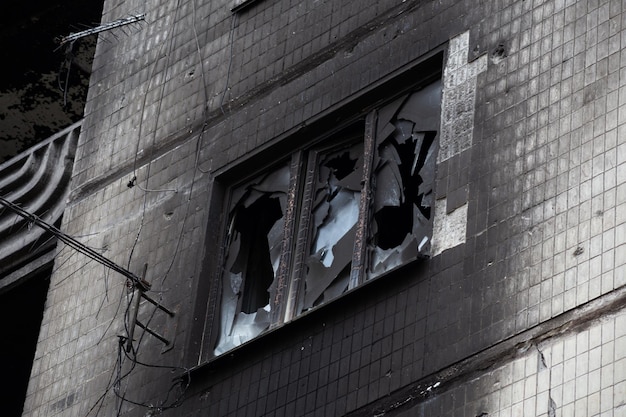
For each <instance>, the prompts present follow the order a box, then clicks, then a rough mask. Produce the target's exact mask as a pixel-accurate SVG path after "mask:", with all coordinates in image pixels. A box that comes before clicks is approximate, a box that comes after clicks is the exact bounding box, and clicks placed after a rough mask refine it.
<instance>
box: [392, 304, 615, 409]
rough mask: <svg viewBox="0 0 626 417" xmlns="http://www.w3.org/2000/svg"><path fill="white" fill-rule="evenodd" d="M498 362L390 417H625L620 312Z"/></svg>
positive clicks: (442, 386)
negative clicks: (462, 416)
mask: <svg viewBox="0 0 626 417" xmlns="http://www.w3.org/2000/svg"><path fill="white" fill-rule="evenodd" d="M502 359H504V360H502V361H499V362H496V363H495V364H494V365H493V366H492V367H491V368H490V369H489V370H488V371H487V372H484V373H480V374H478V375H475V376H474V377H472V378H471V379H469V380H468V381H465V382H463V383H458V384H456V386H447V385H446V383H445V381H444V382H442V383H439V384H437V385H436V386H435V387H434V388H431V389H430V390H429V391H430V394H429V398H428V399H426V400H425V401H423V402H422V403H421V404H419V405H416V406H414V407H410V408H409V409H407V410H403V411H402V412H399V413H397V414H393V415H395V416H397V417H408V416H415V415H419V416H431V415H436V416H441V417H447V416H450V417H452V416H460V415H465V416H475V417H486V416H490V417H493V416H498V417H514V416H546V417H555V416H563V417H565V416H580V417H582V416H615V417H617V416H624V415H626V311H625V310H621V311H619V312H617V313H615V314H613V315H609V316H606V317H604V318H602V319H600V320H595V321H592V322H591V323H589V326H588V327H587V328H586V329H584V330H583V331H579V332H569V333H568V334H565V335H558V336H555V337H553V338H550V339H548V340H544V341H542V342H540V343H539V344H538V345H536V344H530V345H529V344H526V345H520V346H519V348H518V349H517V352H516V354H515V356H514V357H513V358H511V359H510V360H509V359H505V358H502ZM390 415H391V414H390Z"/></svg>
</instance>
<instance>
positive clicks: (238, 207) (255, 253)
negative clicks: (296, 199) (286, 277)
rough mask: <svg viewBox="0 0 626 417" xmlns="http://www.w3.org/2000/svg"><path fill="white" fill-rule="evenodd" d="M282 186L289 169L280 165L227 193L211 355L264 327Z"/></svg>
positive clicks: (279, 233)
mask: <svg viewBox="0 0 626 417" xmlns="http://www.w3.org/2000/svg"><path fill="white" fill-rule="evenodd" d="M288 188H289V169H288V166H287V165H284V166H282V167H280V168H279V169H277V170H275V171H272V172H270V173H268V174H266V175H265V176H263V177H262V178H261V179H260V180H258V181H251V182H249V183H248V184H246V185H244V186H241V187H239V188H237V189H235V190H234V191H233V193H232V197H233V198H232V200H233V201H234V203H233V204H232V205H231V207H232V209H231V211H230V212H229V215H230V223H229V230H228V232H227V235H228V236H227V237H228V240H227V247H226V255H225V270H224V273H223V282H222V300H221V318H222V320H221V329H220V334H219V337H218V342H217V347H216V349H215V354H216V355H217V354H220V353H222V352H224V351H227V350H229V349H231V348H233V347H235V346H238V345H240V344H241V343H244V342H246V341H247V340H250V339H252V338H253V337H256V336H257V335H258V334H260V333H261V332H263V331H264V330H265V329H267V328H268V327H269V325H270V315H269V313H270V311H271V309H272V306H271V302H270V300H272V299H274V297H273V295H274V294H275V293H276V277H277V271H278V266H279V262H280V255H281V246H282V239H283V229H284V213H285V207H286V205H287V194H288V193H287V191H288Z"/></svg>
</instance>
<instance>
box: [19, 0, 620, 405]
mask: <svg viewBox="0 0 626 417" xmlns="http://www.w3.org/2000/svg"><path fill="white" fill-rule="evenodd" d="M600 3H601V4H600ZM231 7H232V4H231V2H230V1H211V2H200V1H191V2H184V1H182V0H181V1H177V2H164V1H161V2H158V4H155V5H143V4H139V3H137V2H134V1H130V0H128V1H122V0H119V1H107V2H105V6H104V16H103V22H106V21H110V20H114V19H116V18H120V17H124V16H125V15H127V14H131V13H137V12H138V11H140V12H145V13H146V24H145V25H142V26H140V27H136V28H134V29H133V30H131V31H130V32H129V33H128V34H125V35H121V36H117V37H113V36H112V35H111V34H106V33H105V34H103V35H101V36H102V37H101V39H100V40H99V43H98V49H97V53H96V57H95V60H94V66H93V75H92V79H91V86H90V93H89V98H88V103H87V106H86V111H85V114H86V117H85V120H84V122H83V124H82V129H81V136H80V139H79V144H78V148H77V153H76V163H75V166H74V175H73V179H72V190H71V194H70V199H69V202H68V205H67V208H66V212H65V214H64V217H63V230H65V231H66V232H67V233H69V234H71V235H75V236H82V237H83V239H84V242H85V243H87V244H89V245H90V246H92V247H95V248H98V250H100V251H101V252H102V253H103V254H104V255H105V256H107V257H108V258H109V259H112V260H113V261H115V262H116V263H118V264H120V265H125V267H127V268H128V269H129V270H131V271H133V272H134V273H136V274H140V273H141V270H142V269H143V265H144V264H147V265H148V267H147V275H146V279H147V280H148V281H149V282H150V283H151V284H152V289H151V291H150V292H149V294H150V296H151V297H152V298H153V299H155V300H157V301H158V303H161V304H162V305H163V306H165V307H167V308H170V309H173V310H174V311H175V317H174V319H172V320H170V319H168V318H166V317H164V316H163V315H162V314H160V313H159V312H158V311H157V310H155V308H154V307H153V306H152V307H151V305H150V304H149V303H142V304H141V307H140V310H139V318H140V319H142V320H144V321H145V322H149V323H150V325H151V327H153V328H155V329H157V330H158V332H160V333H161V334H165V335H167V336H168V337H170V338H171V339H172V340H173V341H174V345H173V346H174V347H173V349H170V350H167V351H166V352H165V353H162V350H163V344H162V343H161V342H159V341H158V340H157V339H155V338H154V337H152V336H150V335H148V334H144V333H141V332H139V333H138V334H139V335H138V336H137V338H136V340H135V341H134V342H133V349H134V350H133V349H131V351H130V353H129V352H127V353H128V354H129V355H130V356H131V357H134V354H135V353H136V354H137V356H136V359H138V360H139V361H140V362H141V363H143V364H148V365H151V366H144V365H141V364H136V365H134V366H133V365H132V361H131V360H129V359H128V358H126V359H122V360H123V361H124V363H123V365H122V367H121V373H120V374H118V373H117V371H116V369H117V368H118V366H117V361H119V360H120V359H119V358H125V354H124V352H125V349H126V346H128V341H125V340H124V339H123V338H122V339H120V338H118V335H122V336H123V335H124V334H126V331H127V329H126V327H127V325H126V324H125V323H127V322H128V319H127V317H128V316H129V314H127V311H130V310H128V307H127V306H129V305H130V302H131V300H132V297H133V295H132V293H130V292H128V287H127V284H126V282H125V280H124V279H122V278H121V277H120V276H118V275H116V274H115V273H113V272H108V271H106V270H104V269H103V268H102V266H99V265H97V264H95V263H94V262H91V261H89V260H88V259H85V258H83V257H81V255H79V254H73V253H72V252H71V251H70V250H69V249H66V250H64V251H63V252H62V253H61V254H60V255H59V257H58V258H57V267H56V270H55V272H54V274H53V277H52V281H51V286H50V292H49V295H48V304H49V305H48V307H47V309H46V312H45V316H44V323H43V327H42V331H41V333H40V339H39V346H38V353H37V355H36V358H35V366H34V369H33V372H32V376H31V384H30V389H29V396H28V398H27V401H26V405H25V415H33V416H35V415H86V414H87V413H88V412H89V411H90V410H91V413H92V414H97V413H100V415H116V413H119V414H120V415H146V413H149V412H152V413H153V414H156V413H159V412H161V411H162V412H163V414H169V415H184V416H192V415H215V416H227V415H228V416H250V415H267V416H283V415H284V416H287V415H289V416H291V415H302V416H317V415H324V416H341V415H354V416H361V415H363V416H364V415H382V413H384V414H385V415H431V414H433V413H435V414H441V415H459V414H461V413H464V414H467V415H476V416H479V415H483V414H481V413H487V414H488V415H500V416H508V415H548V416H553V415H578V416H591V415H597V414H600V413H604V412H606V413H608V414H607V415H621V414H620V413H621V412H622V411H621V410H623V409H624V408H623V404H622V402H621V401H622V400H620V398H622V397H623V395H621V394H623V390H624V388H623V386H624V378H625V375H624V372H623V371H624V370H623V366H622V362H623V358H622V354H621V353H620V352H621V351H623V349H621V348H622V347H623V346H622V345H623V343H622V339H624V331H625V330H624V326H625V325H626V324H625V322H624V320H623V309H622V307H621V306H622V305H623V297H624V294H623V291H624V289H623V285H624V282H625V280H626V277H625V268H624V262H626V256H625V254H624V247H626V246H624V245H625V243H626V240H625V236H626V234H625V233H624V224H626V223H625V221H626V216H625V215H624V212H625V208H624V204H625V201H624V197H623V196H624V195H626V193H625V190H624V185H623V184H624V182H625V179H626V177H625V175H624V172H626V171H625V170H624V167H625V166H626V165H625V163H626V152H625V151H624V149H626V148H625V147H624V146H626V145H624V144H623V143H622V142H623V140H622V139H621V136H622V134H621V133H623V132H622V130H623V129H622V124H623V120H622V118H621V116H620V114H621V112H620V110H621V106H622V101H623V100H622V98H621V97H620V91H621V86H622V81H621V80H620V73H621V70H622V59H621V39H622V34H623V29H622V8H621V5H620V4H617V3H616V2H594V1H585V0H581V1H578V2H566V1H559V0H550V1H544V2H531V1H528V0H527V1H522V0H520V1H513V0H512V1H482V2H478V3H477V2H460V1H456V2H453V1H438V2H435V1H426V0H415V1H411V0H407V1H404V2H391V1H385V2H381V1H349V2H332V1H313V0H310V1H300V2H289V1H286V0H277V1H270V0H264V1H257V2H254V3H252V4H250V5H249V6H247V7H246V8H243V9H242V10H240V11H239V12H237V13H236V14H233V13H232V12H231V11H230V8H231ZM442 52H443V56H444V58H443V64H442V67H441V68H440V71H441V73H442V74H443V85H444V91H443V101H442V120H441V129H440V140H441V142H440V151H439V157H438V164H437V177H436V187H435V192H436V198H437V200H436V202H435V213H436V214H435V219H434V229H435V230H434V232H433V233H434V237H433V238H434V240H435V242H436V243H434V245H435V247H434V249H433V252H432V256H431V257H430V258H429V259H427V260H423V261H418V262H415V263H412V264H411V265H408V266H407V267H405V268H402V269H400V270H398V271H396V272H394V273H393V274H390V275H389V276H385V277H381V278H380V279H378V280H376V281H374V282H372V283H370V284H368V285H366V286H364V287H363V288H359V289H357V290H355V291H353V292H351V293H349V294H346V295H344V296H343V297H342V298H340V299H338V300H335V301H333V302H330V303H328V304H327V305H325V306H323V307H322V308H319V309H317V310H316V311H313V312H311V313H310V314H307V315H305V316H303V317H301V318H299V319H297V320H295V321H293V322H292V323H288V324H286V325H284V326H282V327H280V328H277V329H273V330H271V331H270V332H268V333H267V334H265V335H263V336H261V337H259V338H257V339H255V340H253V341H252V342H250V343H248V344H244V345H243V346H240V347H239V348H237V349H236V350H234V351H232V352H231V353H229V354H227V355H223V356H221V357H218V358H216V359H212V360H210V361H207V359H208V357H207V356H204V355H203V354H202V352H206V346H205V345H206V343H209V341H208V340H205V339H203V334H206V332H207V330H208V329H210V326H212V325H213V323H214V322H216V321H215V314H216V312H215V309H214V308H215V305H213V304H211V303H207V300H214V299H216V298H215V297H217V295H218V294H219V286H218V282H219V276H220V265H219V259H220V256H221V251H222V250H223V243H222V237H221V236H222V235H223V233H224V230H225V228H226V225H225V222H226V220H227V219H226V217H227V213H226V210H227V209H226V208H225V202H224V201H223V195H225V192H226V190H227V189H228V187H229V186H231V185H232V184H234V183H236V182H238V181H239V180H242V179H243V178H244V177H245V176H246V175H249V174H251V173H252V172H254V171H256V170H259V169H261V168H262V167H263V166H264V164H267V163H269V162H271V161H274V160H275V159H277V158H279V157H285V156H288V155H289V153H290V152H292V151H294V150H297V149H299V148H301V147H302V146H304V145H305V144H307V143H309V142H310V141H313V140H316V139H318V138H319V137H320V135H323V134H325V133H326V132H328V131H329V130H331V129H332V128H333V127H334V126H336V125H337V124H340V123H341V122H342V121H343V120H344V119H345V118H346V117H349V115H346V113H349V114H352V113H354V116H355V117H356V116H357V115H358V114H359V112H364V111H366V110H367V109H371V108H373V107H375V105H377V104H380V103H376V102H370V101H368V100H370V99H371V98H372V97H377V98H376V100H380V101H381V102H382V101H384V100H383V99H384V97H381V96H380V95H378V96H377V95H376V94H373V93H372V92H373V91H378V92H380V88H383V89H384V88H386V87H387V86H390V85H394V80H402V81H403V82H404V79H403V78H402V77H403V74H404V75H406V74H413V72H412V71H417V70H416V68H417V69H419V68H420V64H424V63H425V62H430V61H429V59H431V58H432V57H433V56H435V55H437V54H438V53H442ZM416 74H417V75H416V77H419V71H418V72H417V73H416ZM419 81H420V80H419V79H415V80H414V82H415V83H419ZM381 86H382V87H381ZM395 88H399V87H398V86H397V85H395ZM370 93H371V94H370ZM388 94H389V95H390V96H392V95H394V94H396V91H389V92H388ZM348 110H349V112H348ZM333 117H335V118H341V120H334V119H333ZM620 303H621V304H620ZM125 317H126V319H125ZM603 317H604V318H603ZM205 325H206V326H207V327H205ZM120 342H123V343H125V344H121V343H120ZM598 361H599V362H598ZM153 365H158V366H165V367H166V368H160V367H155V366H153ZM572 367H574V368H575V370H573V371H572V370H571V369H572ZM126 372H128V375H127V376H126ZM572 372H573V373H572ZM119 375H124V377H123V378H121V379H119V378H118V376H119ZM189 377H190V379H189ZM116 380H118V381H119V382H120V384H119V385H118V386H117V387H116V386H115V384H114V382H115V381H116ZM585 384H586V385H585ZM182 388H184V390H185V395H184V401H182V402H181V403H180V404H179V403H178V402H177V401H176V399H177V397H178V394H179V390H180V389H182ZM116 393H117V394H119V396H121V397H123V398H124V401H122V400H121V399H120V398H119V397H118V396H116ZM168 393H169V395H168ZM100 405H102V408H99V407H100ZM174 406H177V407H176V408H175V409H173V408H170V407H174ZM92 407H94V408H93V409H92Z"/></svg>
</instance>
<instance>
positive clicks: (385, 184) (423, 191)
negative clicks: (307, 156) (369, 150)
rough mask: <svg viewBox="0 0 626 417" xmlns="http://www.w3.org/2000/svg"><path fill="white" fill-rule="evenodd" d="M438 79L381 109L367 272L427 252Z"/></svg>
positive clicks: (370, 274) (380, 271)
mask: <svg viewBox="0 0 626 417" xmlns="http://www.w3.org/2000/svg"><path fill="white" fill-rule="evenodd" d="M440 102H441V83H440V82H437V83H434V84H431V85H429V86H427V87H426V88H424V89H422V90H419V91H417V92H415V93H412V94H409V95H407V96H404V97H402V98H400V99H398V100H396V101H395V102H393V103H390V104H389V105H387V106H385V107H383V108H382V109H381V110H380V111H379V117H378V123H377V129H376V158H375V161H374V176H375V192H374V202H373V208H372V210H373V223H372V227H371V231H370V236H371V244H370V251H369V254H370V261H369V265H370V266H369V271H368V278H369V279H371V278H373V277H376V276H379V275H381V274H383V273H385V272H387V271H390V270H392V269H394V268H396V267H398V266H400V265H403V264H406V263H407V262H409V261H412V260H414V259H416V258H417V257H419V256H420V255H422V256H423V255H426V254H428V250H429V249H430V238H431V236H432V210H431V207H432V205H433V197H434V195H433V185H434V180H435V162H436V159H437V155H436V151H437V143H436V137H437V130H438V129H439V111H440V110H439V109H440Z"/></svg>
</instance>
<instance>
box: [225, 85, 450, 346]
mask: <svg viewBox="0 0 626 417" xmlns="http://www.w3.org/2000/svg"><path fill="white" fill-rule="evenodd" d="M440 102H441V83H440V82H439V81H437V82H435V83H432V84H429V85H427V86H425V87H423V88H420V89H417V90H416V91H412V92H410V93H408V94H405V95H403V96H401V97H398V98H396V99H395V100H393V101H391V102H389V103H387V104H384V105H381V106H378V107H377V108H375V109H373V110H371V111H368V112H367V113H366V114H364V115H363V116H362V117H361V118H360V119H358V118H357V119H355V121H354V122H353V123H351V124H349V125H348V127H346V128H345V129H342V130H339V131H338V132H336V133H334V134H332V135H328V137H326V138H325V139H323V140H320V141H318V142H316V143H315V144H313V145H311V146H310V147H303V148H301V149H299V150H297V151H296V152H294V153H293V154H292V155H291V156H289V157H288V158H287V159H286V160H285V161H284V162H283V163H282V164H279V165H277V166H274V167H272V168H270V169H268V170H265V171H263V172H262V173H260V174H258V175H256V176H253V178H252V179H248V180H247V181H244V182H243V183H240V184H238V185H233V186H231V188H230V192H229V193H228V194H229V197H228V203H227V213H228V223H227V227H225V229H226V230H225V231H224V235H225V238H224V240H225V243H224V255H223V257H222V258H223V259H222V262H221V265H222V266H223V270H222V274H221V277H222V278H221V279H222V280H221V296H220V297H219V300H217V301H218V304H219V307H218V309H217V310H218V315H219V317H220V321H219V329H216V330H214V333H213V334H214V337H213V340H214V341H215V344H214V350H213V354H214V355H219V354H221V353H223V352H226V351H228V350H230V349H232V348H234V347H236V346H238V345H240V344H242V343H244V342H246V341H248V340H250V339H252V338H254V337H256V336H257V335H259V334H261V333H262V332H263V331H265V330H267V329H269V328H272V327H276V326H279V325H281V324H283V323H285V322H288V321H290V320H292V319H294V318H296V317H297V316H298V315H300V314H302V313H303V312H306V311H308V310H310V309H313V308H316V307H317V306H320V305H322V304H324V303H327V302H329V301H331V300H332V299H335V298H337V297H339V296H340V295H341V294H343V293H345V292H346V291H348V290H351V289H354V288H357V287H358V286H359V285H361V284H363V283H364V282H365V281H367V280H370V279H373V278H376V277H379V276H382V275H384V274H387V273H389V272H390V271H392V270H394V269H396V268H399V267H401V266H403V265H406V264H407V263H410V262H412V261H414V260H416V259H418V258H420V257H424V256H427V255H428V252H429V250H430V240H431V236H432V223H433V219H432V216H433V213H434V210H433V207H432V206H433V201H434V194H433V185H434V181H435V168H436V159H437V149H438V148H437V144H438V140H437V139H438V129H439V113H440ZM214 328H215V326H214Z"/></svg>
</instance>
